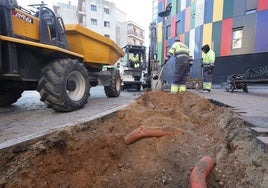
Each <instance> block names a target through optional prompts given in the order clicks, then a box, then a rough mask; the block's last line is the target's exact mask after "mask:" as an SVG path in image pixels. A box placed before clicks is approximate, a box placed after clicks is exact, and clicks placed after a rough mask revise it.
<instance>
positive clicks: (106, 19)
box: [54, 0, 145, 47]
mask: <svg viewBox="0 0 268 188" xmlns="http://www.w3.org/2000/svg"><path fill="white" fill-rule="evenodd" d="M54 11H55V12H56V13H57V14H59V15H60V16H61V17H63V19H64V22H65V23H67V24H70V23H76V24H77V23H79V24H80V25H83V26H84V27H87V28H89V29H91V30H93V31H95V32H97V33H99V34H101V35H104V36H106V37H108V38H111V39H112V40H114V41H115V42H116V43H117V44H118V45H119V46H120V47H123V46H125V45H127V44H138V45H141V44H142V45H143V44H144V40H145V39H144V28H142V27H140V26H139V25H138V24H136V23H135V22H132V21H128V20H127V14H126V13H125V12H123V11H122V10H120V9H118V8H117V7H116V4H115V3H113V2H110V1H106V0H78V3H77V5H71V4H65V3H57V5H54Z"/></svg>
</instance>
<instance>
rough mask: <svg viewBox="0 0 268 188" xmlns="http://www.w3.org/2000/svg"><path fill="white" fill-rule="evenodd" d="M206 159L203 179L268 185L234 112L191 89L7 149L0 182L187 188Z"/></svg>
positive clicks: (146, 96) (1, 156) (150, 97)
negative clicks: (193, 175)
mask: <svg viewBox="0 0 268 188" xmlns="http://www.w3.org/2000/svg"><path fill="white" fill-rule="evenodd" d="M140 127H142V129H141V130H140V129H139V128H140ZM137 130H138V132H137ZM135 131H136V133H138V134H136V133H135ZM144 131H145V132H144ZM146 131H147V132H146ZM133 133H135V134H133ZM145 133H146V134H145ZM133 135H134V136H133ZM128 136H131V139H130V140H131V141H130V142H127V141H129V140H128V139H126V138H129V137H128ZM204 158H205V159H208V161H205V162H208V163H209V162H213V163H212V164H211V165H210V166H211V170H209V169H206V170H208V171H206V173H207V174H206V175H205V177H202V178H203V179H202V180H201V179H200V177H197V180H198V181H197V183H199V184H201V183H204V182H205V184H207V185H208V187H243V188H246V187H268V172H267V169H268V168H267V167H268V162H267V160H266V159H267V156H266V154H265V153H263V152H261V151H258V150H257V148H256V144H255V142H254V140H253V139H252V138H251V136H250V131H249V129H248V128H247V127H246V126H245V124H244V122H243V121H242V120H241V119H240V118H239V117H238V115H237V114H236V113H234V112H232V111H231V110H230V109H228V108H226V107H224V106H217V105H215V104H212V103H211V102H209V101H208V100H207V99H204V98H201V97H199V96H197V95H195V94H193V93H190V92H186V93H179V94H171V93H165V92H161V91H149V92H144V93H143V94H142V95H141V96H140V97H139V98H138V99H137V100H136V101H135V102H134V103H132V104H131V105H129V106H128V107H126V108H124V109H122V110H119V111H117V112H114V113H112V114H110V115H108V116H105V117H102V118H99V119H96V120H94V121H91V122H87V123H85V124H80V125H76V126H73V127H66V128H63V129H60V130H58V131H56V132H54V133H52V134H50V135H46V136H43V137H41V138H38V139H35V140H31V141H28V142H26V143H21V144H18V145H16V146H12V147H9V148H6V149H2V150H1V151H0V187H5V188H8V187H12V188H14V187H75V188H76V187H105V188H106V187H124V188H125V187H157V188H158V187H169V188H170V187H171V188H173V187H183V188H184V187H185V188H187V187H189V186H190V184H191V183H190V181H192V180H190V176H191V173H192V172H193V170H194V168H195V167H196V165H197V164H198V162H200V161H201V162H202V160H201V159H204ZM211 160H213V161H211ZM203 162H204V161H203ZM199 164H201V163H199ZM202 164H203V163H202ZM206 177H207V178H206Z"/></svg>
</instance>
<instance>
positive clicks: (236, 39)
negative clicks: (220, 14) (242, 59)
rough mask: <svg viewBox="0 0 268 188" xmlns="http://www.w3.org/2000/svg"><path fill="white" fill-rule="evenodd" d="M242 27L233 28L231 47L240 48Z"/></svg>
mask: <svg viewBox="0 0 268 188" xmlns="http://www.w3.org/2000/svg"><path fill="white" fill-rule="evenodd" d="M242 38H243V28H237V29H233V43H232V49H238V48H242Z"/></svg>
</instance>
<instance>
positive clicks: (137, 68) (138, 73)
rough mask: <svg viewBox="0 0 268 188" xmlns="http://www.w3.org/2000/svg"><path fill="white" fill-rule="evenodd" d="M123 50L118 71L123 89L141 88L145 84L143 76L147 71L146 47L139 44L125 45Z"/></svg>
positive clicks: (138, 89)
mask: <svg viewBox="0 0 268 188" xmlns="http://www.w3.org/2000/svg"><path fill="white" fill-rule="evenodd" d="M123 51H124V52H125V55H124V58H123V59H122V60H121V62H120V63H121V65H120V73H121V78H122V88H123V89H135V90H137V91H140V90H141V87H142V86H143V85H144V84H145V82H144V76H146V73H147V63H146V47H145V46H140V45H126V46H124V47H123ZM135 58H136V60H134V59H135Z"/></svg>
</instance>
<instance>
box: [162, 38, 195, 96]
mask: <svg viewBox="0 0 268 188" xmlns="http://www.w3.org/2000/svg"><path fill="white" fill-rule="evenodd" d="M173 55H174V57H175V70H174V74H173V81H172V84H171V93H177V92H184V91H186V80H187V76H188V73H189V69H190V63H189V56H190V50H189V48H188V46H187V45H185V44H184V43H182V42H181V41H180V39H179V38H177V37H176V38H175V42H174V43H173V45H172V46H171V48H170V50H169V51H168V53H167V56H166V58H165V62H164V63H163V64H162V66H164V65H165V64H166V63H167V61H168V60H169V58H170V57H171V56H173Z"/></svg>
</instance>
